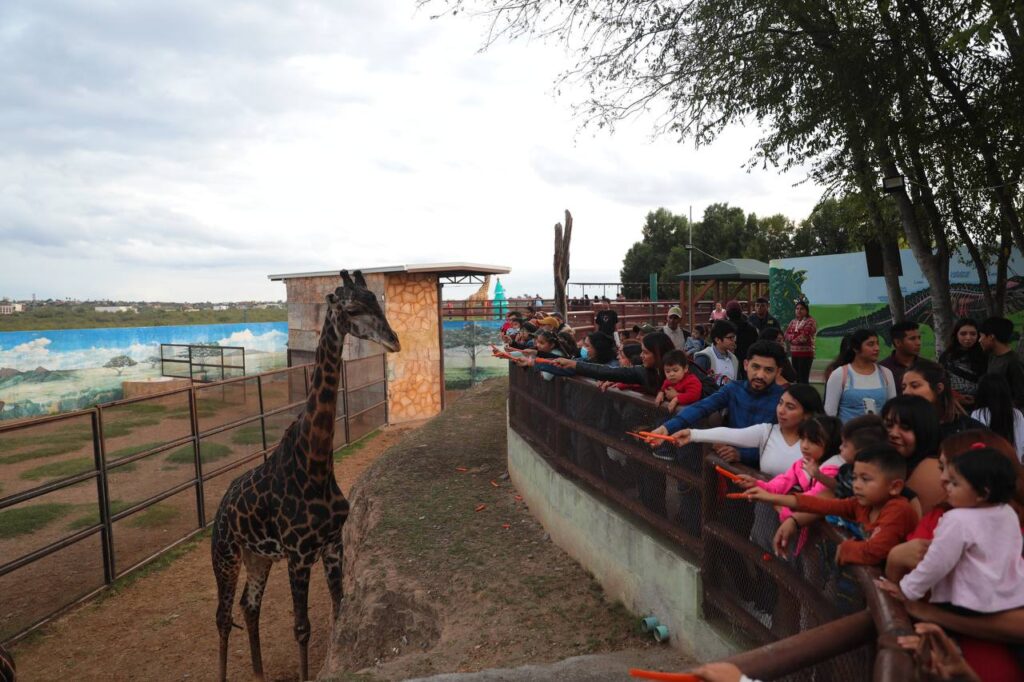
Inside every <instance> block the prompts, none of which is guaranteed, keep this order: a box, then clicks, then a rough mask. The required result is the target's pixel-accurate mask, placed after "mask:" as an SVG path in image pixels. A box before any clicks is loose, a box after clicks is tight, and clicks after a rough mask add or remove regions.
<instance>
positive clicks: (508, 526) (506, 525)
mask: <svg viewBox="0 0 1024 682" xmlns="http://www.w3.org/2000/svg"><path fill="white" fill-rule="evenodd" d="M501 527H502V528H504V529H505V530H508V529H509V528H511V527H512V526H511V525H510V524H507V523H503V524H501Z"/></svg>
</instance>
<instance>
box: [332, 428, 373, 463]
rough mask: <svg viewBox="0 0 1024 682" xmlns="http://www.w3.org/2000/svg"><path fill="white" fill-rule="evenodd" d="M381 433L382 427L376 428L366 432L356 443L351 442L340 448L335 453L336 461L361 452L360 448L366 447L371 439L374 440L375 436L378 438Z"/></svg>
mask: <svg viewBox="0 0 1024 682" xmlns="http://www.w3.org/2000/svg"><path fill="white" fill-rule="evenodd" d="M379 435H380V429H376V430H374V431H371V432H370V433H368V434H366V435H365V436H363V437H362V438H360V439H359V440H357V441H356V442H355V443H349V444H348V445H346V446H345V447H343V448H340V449H338V450H337V451H336V452H335V453H334V461H335V462H340V461H341V460H343V459H345V458H346V457H350V456H352V455H354V454H356V453H357V452H359V451H360V450H362V449H363V448H365V447H366V446H367V444H368V443H369V442H370V441H371V440H373V439H374V438H376V437H377V436H379Z"/></svg>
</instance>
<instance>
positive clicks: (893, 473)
mask: <svg viewBox="0 0 1024 682" xmlns="http://www.w3.org/2000/svg"><path fill="white" fill-rule="evenodd" d="M906 475H907V465H906V462H905V461H904V459H903V457H901V456H900V454H899V453H898V452H896V451H895V450H893V449H892V448H891V447H890V446H888V445H880V446H875V447H869V448H866V449H864V450H863V451H861V452H859V453H857V456H856V458H855V459H854V463H853V497H848V498H846V499H843V500H833V499H824V498H821V497H812V496H808V495H774V494H772V493H769V492H768V491H767V490H764V489H762V488H751V489H750V490H748V491H747V492H746V495H747V497H748V498H750V499H751V500H758V501H761V502H767V503H769V504H776V505H781V506H783V507H789V508H790V509H794V510H796V511H801V512H810V513H812V514H822V515H826V514H834V515H836V516H841V517H843V518H845V519H848V520H850V521H856V522H857V523H859V524H860V525H861V527H862V528H863V529H864V535H865V537H866V538H867V539H866V540H846V541H845V542H843V543H842V544H840V545H839V551H838V552H837V553H836V561H837V563H839V564H864V565H868V566H872V565H876V564H881V563H883V562H884V561H885V557H886V556H888V554H889V550H890V549H892V548H893V547H895V546H896V545H898V544H900V543H901V542H903V540H904V539H905V538H906V537H907V534H908V533H910V532H911V531H912V530H914V528H915V527H916V526H917V515H916V514H915V513H914V510H913V509H912V508H911V506H910V502H908V501H907V499H906V498H905V497H903V496H901V495H900V493H901V491H902V490H903V483H904V479H905V478H906Z"/></svg>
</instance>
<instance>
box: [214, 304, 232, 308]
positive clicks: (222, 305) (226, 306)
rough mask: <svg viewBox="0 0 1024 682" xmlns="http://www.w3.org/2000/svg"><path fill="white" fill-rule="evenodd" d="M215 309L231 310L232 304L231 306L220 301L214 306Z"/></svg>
mask: <svg viewBox="0 0 1024 682" xmlns="http://www.w3.org/2000/svg"><path fill="white" fill-rule="evenodd" d="M213 309H214V310H230V309H231V306H229V305H224V304H223V303H218V304H216V305H215V306H213Z"/></svg>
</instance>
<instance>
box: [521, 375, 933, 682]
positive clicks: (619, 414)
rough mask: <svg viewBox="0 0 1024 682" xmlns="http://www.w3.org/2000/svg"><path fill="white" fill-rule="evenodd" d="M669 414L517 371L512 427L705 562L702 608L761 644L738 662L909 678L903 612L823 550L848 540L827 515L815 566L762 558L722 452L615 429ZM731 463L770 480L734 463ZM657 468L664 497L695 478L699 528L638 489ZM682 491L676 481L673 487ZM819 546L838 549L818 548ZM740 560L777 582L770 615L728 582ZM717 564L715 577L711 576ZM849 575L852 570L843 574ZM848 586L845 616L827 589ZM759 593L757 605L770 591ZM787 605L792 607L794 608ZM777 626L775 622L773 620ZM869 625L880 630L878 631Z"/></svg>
mask: <svg viewBox="0 0 1024 682" xmlns="http://www.w3.org/2000/svg"><path fill="white" fill-rule="evenodd" d="M666 416H667V412H666V411H665V410H664V409H662V408H656V407H655V405H654V403H653V400H651V398H650V397H647V396H643V395H640V394H637V393H633V392H628V391H623V392H619V391H608V392H601V391H599V389H598V387H597V384H596V382H593V381H591V380H589V379H581V378H578V377H555V378H554V379H552V380H551V381H544V379H543V378H542V377H541V376H540V373H539V372H536V371H528V370H523V369H520V368H517V367H510V378H509V426H510V428H512V429H513V430H515V431H516V433H517V434H518V435H519V436H520V437H522V438H524V439H525V440H526V441H527V442H528V443H529V444H530V445H531V446H532V447H533V448H534V450H535V451H536V452H538V453H539V454H540V455H541V456H543V457H544V458H545V459H546V460H547V461H548V463H549V464H551V465H552V466H553V467H554V468H555V469H556V471H558V472H560V473H561V474H562V475H563V476H568V477H570V478H573V479H575V480H578V481H579V482H580V483H581V484H583V485H585V486H586V487H588V488H590V489H592V490H593V491H595V492H596V493H597V494H598V495H600V496H602V497H604V498H605V500H606V501H607V503H608V504H611V505H614V506H616V507H618V508H621V509H623V510H624V511H626V512H628V513H630V514H632V515H633V516H634V517H636V518H637V519H639V520H642V521H644V522H645V523H646V524H647V525H648V526H650V527H651V528H652V532H655V533H657V534H659V535H661V536H663V537H664V538H666V539H668V540H669V541H671V542H674V543H675V544H676V545H677V546H678V547H679V548H680V549H681V550H682V553H683V555H684V556H688V557H692V558H693V560H694V561H696V562H698V564H699V565H700V567H701V572H702V574H704V576H705V580H704V581H702V582H703V583H704V584H703V590H704V606H705V610H706V611H707V609H709V608H710V609H711V613H712V615H713V614H714V613H715V612H717V613H719V614H725V615H726V616H727V618H728V621H729V622H730V623H731V625H732V627H733V628H738V629H739V630H741V631H743V632H745V633H747V634H748V635H749V636H751V637H752V638H753V639H754V640H755V641H757V640H760V641H761V642H763V643H764V644H765V645H764V646H762V647H760V648H758V649H753V650H751V651H748V652H745V653H743V654H739V655H738V656H736V657H733V658H732V659H730V660H732V661H733V662H742V663H743V665H741V666H740V667H741V669H743V670H744V671H745V672H747V673H748V674H751V675H754V676H756V677H759V678H761V679H772V678H775V677H778V676H781V675H786V674H789V673H793V672H796V671H797V670H800V669H801V668H805V667H808V666H825V669H824V671H823V673H822V674H823V675H824V676H825V678H829V676H830V674H833V673H834V672H835V671H836V670H846V671H849V670H851V666H854V667H856V670H858V671H859V672H858V673H856V674H857V675H858V677H857V679H862V678H866V677H868V676H869V675H870V676H873V679H874V680H876V682H895V681H896V680H905V679H910V678H911V677H912V675H913V670H914V666H913V660H912V657H911V656H910V655H909V654H908V653H907V652H905V651H903V650H902V649H900V648H899V647H898V646H897V644H896V637H897V636H899V635H901V634H907V633H909V632H911V631H912V630H911V628H910V621H909V618H908V616H907V614H906V612H905V610H904V609H903V608H902V606H901V605H899V604H897V603H896V602H895V601H893V600H892V599H891V598H889V597H888V596H887V595H885V594H883V593H882V592H881V591H880V590H878V588H877V587H876V586H875V584H874V582H873V578H874V577H875V576H876V575H877V571H874V570H873V569H868V568H865V567H852V566H851V567H842V568H841V569H840V568H838V567H835V566H834V564H833V563H832V560H831V552H832V551H834V547H832V549H831V550H830V551H829V552H828V554H827V556H826V554H825V553H824V551H823V549H822V548H824V547H828V546H831V545H837V544H838V543H840V542H842V541H843V540H845V539H846V537H845V536H844V535H843V534H842V533H840V532H839V531H838V530H837V529H836V528H834V527H833V526H830V525H828V524H825V523H824V522H819V523H818V524H815V525H814V526H812V527H811V529H810V532H811V533H812V535H811V538H815V539H814V540H808V542H807V543H806V545H805V548H804V552H805V554H804V558H805V562H806V563H807V564H813V565H812V566H810V568H808V567H807V566H804V568H801V569H797V565H795V564H793V563H791V562H784V561H781V560H779V561H775V560H770V561H769V560H765V559H763V558H762V554H763V552H764V550H763V549H761V548H760V547H758V546H757V545H755V544H754V543H753V542H752V541H751V540H750V539H749V538H748V534H749V531H750V527H749V526H747V527H746V528H747V530H743V527H742V525H740V526H737V525H736V522H735V518H736V516H735V513H736V512H737V511H743V509H744V506H745V505H746V504H747V503H744V502H735V503H729V502H726V501H724V500H721V499H720V498H719V497H718V493H719V485H720V483H719V478H718V475H717V474H716V473H715V469H714V467H715V465H716V464H718V465H721V464H724V462H723V461H722V460H721V459H719V458H718V457H716V456H714V455H713V454H711V453H704V454H703V456H700V455H698V454H696V451H694V450H691V451H690V452H694V453H695V454H694V456H693V457H690V458H689V459H688V458H687V456H685V455H683V454H679V455H677V458H676V461H671V462H669V461H662V460H658V459H655V458H653V457H651V456H650V451H649V450H648V449H647V448H646V447H644V446H641V445H640V444H638V443H637V442H635V441H630V440H629V439H628V438H627V437H625V436H624V435H623V434H622V431H624V430H625V428H622V429H620V428H619V427H620V426H623V420H629V419H632V420H639V419H646V420H648V423H653V422H654V421H660V420H662V419H664V418H665V417H666ZM635 423H639V422H636V421H634V424H629V425H628V428H632V426H634V425H635ZM588 444H592V446H591V445H588ZM687 447H692V446H687ZM606 451H608V452H611V451H614V452H617V453H618V455H619V456H621V457H622V458H624V459H623V460H622V461H624V462H626V463H627V464H628V466H629V467H630V469H628V470H629V471H634V472H635V475H636V476H637V478H636V482H635V485H636V486H637V488H636V492H635V493H634V492H631V490H632V489H631V488H627V489H623V488H622V485H624V484H623V483H622V482H621V481H615V480H613V478H609V476H613V474H608V473H607V472H606V471H605V470H604V469H603V468H602V467H604V465H605V464H607V463H606V462H604V459H603V457H605V455H604V453H605V452H606ZM679 452H680V453H682V452H683V451H679ZM595 453H596V454H595ZM588 457H589V459H588ZM595 458H596V463H595ZM691 465H692V466H696V470H694V469H693V468H692V466H691ZM623 466H626V465H623ZM728 466H729V467H730V468H732V469H734V470H736V471H740V472H742V473H748V474H750V475H753V476H758V477H760V478H766V476H765V475H764V474H761V473H760V472H757V471H754V470H750V469H748V468H746V467H743V466H741V465H737V464H735V463H732V464H729V465H728ZM651 476H660V477H662V478H660V479H656V480H655V483H654V484H653V485H655V486H656V489H660V490H661V494H662V495H664V494H665V480H675V481H677V482H678V485H680V486H684V485H685V486H687V490H688V491H689V492H685V493H679V495H680V497H678V501H677V502H674V503H676V504H678V505H680V507H679V508H680V510H682V508H683V506H684V505H685V506H687V508H688V509H690V512H689V513H691V514H693V513H695V510H694V508H693V507H694V503H696V504H697V506H699V516H698V517H697V518H698V522H697V524H698V525H697V526H696V527H694V526H693V524H691V527H690V528H689V529H688V528H684V527H683V526H680V525H679V522H678V521H673V520H671V519H670V518H668V516H667V515H668V514H669V510H668V509H667V508H666V506H665V505H666V504H667V503H666V502H665V501H664V500H659V499H652V494H651V489H650V488H648V489H647V490H646V491H645V490H643V489H642V488H641V486H642V484H643V480H644V478H645V477H646V478H647V479H650V477H651ZM665 477H667V479H666V478H665ZM657 480H660V481H661V482H660V483H658V482H657ZM625 485H634V483H627V484H625ZM674 487H675V486H674V485H669V490H671V489H672V488H674ZM645 492H646V497H647V499H645ZM637 496H639V499H637ZM687 500H692V502H687ZM729 504H733V505H740V506H739V507H735V506H733V507H729V508H730V509H732V510H733V511H731V512H725V511H724V510H725V508H726V506H728V505H729ZM746 509H747V510H748V511H749V510H751V509H752V508H751V507H746ZM723 513H724V515H723ZM822 542H824V543H830V545H829V544H826V545H820V543H822ZM824 564H832V568H830V569H827V570H826V573H825V574H819V573H820V568H815V567H816V566H819V565H824ZM738 565H742V566H746V567H747V568H746V573H745V575H758V576H761V578H760V579H763V580H766V581H768V583H770V584H771V585H773V586H774V588H773V590H776V591H777V594H778V596H777V597H774V599H775V600H776V602H775V603H776V604H777V605H782V606H776V607H774V608H775V612H774V613H772V612H771V609H772V608H773V607H771V606H768V607H767V608H769V612H767V613H766V612H765V611H760V614H761V615H758V612H757V611H752V610H751V608H752V607H751V605H750V602H749V599H748V598H746V597H744V596H743V595H741V594H737V592H738V591H739V592H741V591H742V590H737V586H736V585H732V584H731V583H730V582H729V581H730V580H733V578H731V577H730V576H729V573H731V572H733V573H734V572H735V571H731V570H730V569H735V568H736V566H738ZM709 570H710V571H711V573H707V571H709ZM808 570H810V573H807V571H808ZM751 572H752V573H751ZM816 572H817V573H816ZM843 575H845V576H846V578H847V579H846V581H845V582H844V581H843V580H844V579H843V578H842V576H843ZM822 581H825V582H824V583H822ZM857 588H859V592H857V591H856V590H857ZM851 589H852V590H854V592H850V590H851ZM823 590H824V591H823ZM761 591H762V592H763V589H762V590H761ZM840 594H843V595H845V596H844V600H845V601H844V603H845V602H850V604H851V605H853V604H855V603H856V599H857V598H859V599H860V600H861V602H860V603H861V606H860V609H861V610H860V611H858V612H856V613H854V614H853V615H845V616H844V615H843V612H842V609H843V607H842V605H841V604H840V603H839V602H837V601H836V600H835V599H834V598H833V596H830V595H840ZM753 598H754V599H755V601H756V599H758V598H762V599H764V596H763V594H762V595H761V596H760V597H758V596H756V595H755V596H754V597H753ZM850 600H854V601H850ZM865 607H866V608H865ZM786 608H789V609H790V610H792V609H795V612H793V613H788V614H787V613H786ZM779 609H782V611H780V610H779ZM847 613H849V611H847ZM765 617H767V619H768V620H764V619H765ZM776 619H779V620H778V622H777V623H776ZM769 622H770V623H772V624H771V625H768V623H769ZM873 632H874V633H877V635H876V636H874V637H873V636H872V633H873ZM787 635H789V636H787ZM773 640H774V641H773ZM865 645H867V646H870V648H871V649H872V650H873V651H874V652H875V654H874V656H873V659H872V660H870V661H869V660H868V659H866V658H864V657H862V656H860V655H859V654H858V656H844V654H847V653H849V652H851V651H854V650H858V649H860V648H861V647H862V646H865ZM857 666H859V667H857ZM865 666H866V667H865ZM832 678H833V679H834V677H832Z"/></svg>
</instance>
